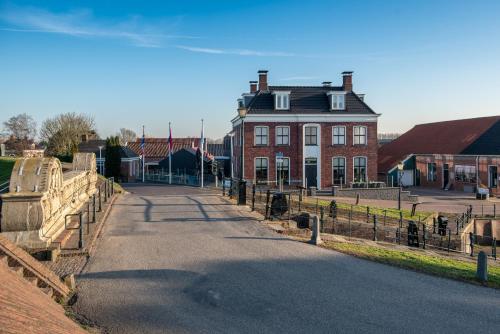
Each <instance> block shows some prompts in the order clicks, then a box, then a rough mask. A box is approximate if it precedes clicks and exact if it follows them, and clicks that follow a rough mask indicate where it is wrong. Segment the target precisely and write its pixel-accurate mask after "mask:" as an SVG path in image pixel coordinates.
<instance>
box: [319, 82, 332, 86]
mask: <svg viewBox="0 0 500 334" xmlns="http://www.w3.org/2000/svg"><path fill="white" fill-rule="evenodd" d="M321 84H322V85H323V87H332V82H331V81H323V82H322V83H321Z"/></svg>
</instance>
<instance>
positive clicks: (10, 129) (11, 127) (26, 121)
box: [3, 114, 36, 141]
mask: <svg viewBox="0 0 500 334" xmlns="http://www.w3.org/2000/svg"><path fill="white" fill-rule="evenodd" d="M3 125H4V127H5V130H6V134H7V135H8V136H9V137H11V138H14V139H17V140H31V141H32V140H34V139H35V136H36V122H35V120H34V119H33V117H31V116H30V115H28V114H19V115H17V116H12V117H11V118H9V119H8V120H7V121H6V122H4V123H3Z"/></svg>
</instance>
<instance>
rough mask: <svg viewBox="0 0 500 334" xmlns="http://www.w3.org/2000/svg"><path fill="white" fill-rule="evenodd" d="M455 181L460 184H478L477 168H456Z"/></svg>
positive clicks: (458, 166) (462, 166) (460, 166)
mask: <svg viewBox="0 0 500 334" xmlns="http://www.w3.org/2000/svg"><path fill="white" fill-rule="evenodd" d="M455 180H456V181H458V182H467V183H476V166H464V165H456V166H455Z"/></svg>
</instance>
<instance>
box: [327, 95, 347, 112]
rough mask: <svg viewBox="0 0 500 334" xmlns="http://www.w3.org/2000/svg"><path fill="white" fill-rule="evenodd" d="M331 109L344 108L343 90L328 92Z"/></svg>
mask: <svg viewBox="0 0 500 334" xmlns="http://www.w3.org/2000/svg"><path fill="white" fill-rule="evenodd" d="M327 95H328V100H329V101H330V109H331V110H345V95H346V93H345V92H328V93H327Z"/></svg>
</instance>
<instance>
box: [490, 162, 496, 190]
mask: <svg viewBox="0 0 500 334" xmlns="http://www.w3.org/2000/svg"><path fill="white" fill-rule="evenodd" d="M488 180H489V181H488V183H489V184H488V188H496V187H497V186H498V168H497V166H489V167H488Z"/></svg>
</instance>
